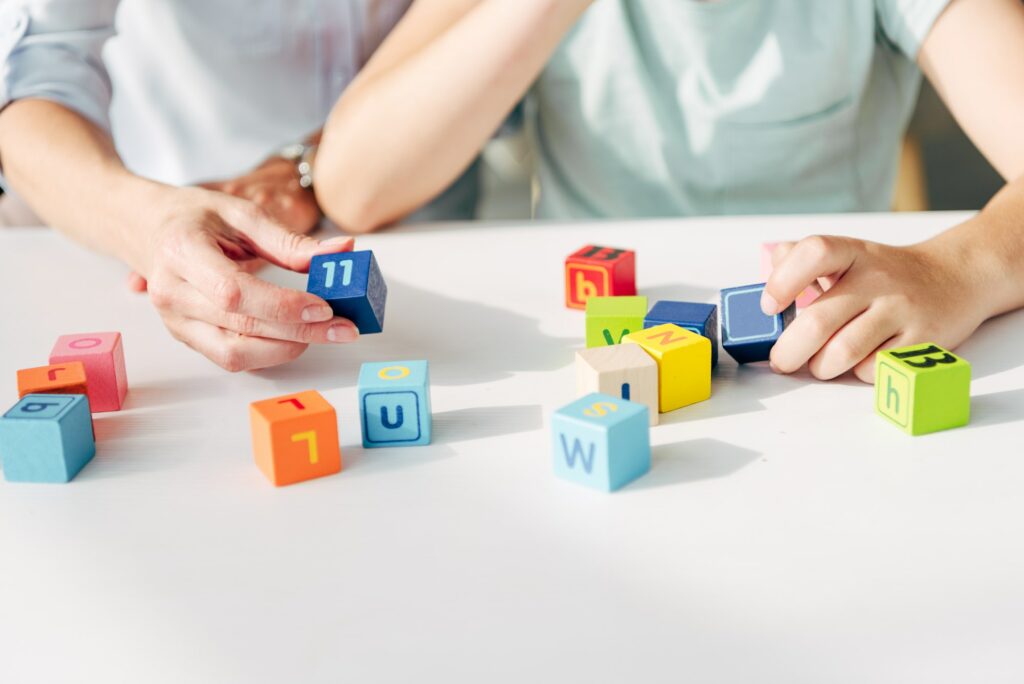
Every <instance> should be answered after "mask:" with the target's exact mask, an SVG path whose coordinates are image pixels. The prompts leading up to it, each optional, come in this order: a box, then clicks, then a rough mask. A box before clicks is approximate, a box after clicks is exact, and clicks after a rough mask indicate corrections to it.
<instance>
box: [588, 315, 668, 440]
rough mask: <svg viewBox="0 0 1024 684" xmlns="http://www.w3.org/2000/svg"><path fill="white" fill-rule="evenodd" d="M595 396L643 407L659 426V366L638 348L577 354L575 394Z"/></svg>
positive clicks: (627, 346) (620, 346)
mask: <svg viewBox="0 0 1024 684" xmlns="http://www.w3.org/2000/svg"><path fill="white" fill-rule="evenodd" d="M591 301H593V300H591ZM593 392H600V393H602V394H608V395H610V396H613V397H620V398H621V399H626V400H627V401H632V402H634V403H637V404H643V405H644V406H646V407H647V414H648V418H649V420H650V423H651V425H657V424H658V363H657V362H656V361H655V360H654V359H653V358H651V357H650V355H649V354H647V352H645V351H644V350H643V349H641V348H640V347H639V346H638V345H635V344H616V345H614V346H611V347H594V348H593V349H581V350H580V351H578V352H576V393H577V394H579V395H580V396H584V395H586V394H591V393H593Z"/></svg>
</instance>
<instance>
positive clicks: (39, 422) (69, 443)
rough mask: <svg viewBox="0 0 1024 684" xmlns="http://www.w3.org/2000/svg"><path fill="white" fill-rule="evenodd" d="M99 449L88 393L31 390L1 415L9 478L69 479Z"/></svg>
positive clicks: (0, 445) (0, 443)
mask: <svg viewBox="0 0 1024 684" xmlns="http://www.w3.org/2000/svg"><path fill="white" fill-rule="evenodd" d="M95 454H96V440H95V439H94V438H93V432H92V414H91V413H90V412H89V400H88V399H87V398H86V396H85V395H84V394H26V395H25V396H24V397H22V398H21V399H19V400H18V403H17V404H15V405H14V406H13V407H12V408H11V409H10V410H9V411H8V412H7V413H5V414H4V415H3V417H2V418H0V457H2V459H3V467H4V478H5V479H6V480H7V481H8V482H70V481H71V480H72V479H73V478H74V477H75V475H77V474H78V473H79V472H80V471H81V470H82V468H84V467H85V464H87V463H88V462H89V461H91V460H92V457H93V456H94V455H95Z"/></svg>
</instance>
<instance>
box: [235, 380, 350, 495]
mask: <svg viewBox="0 0 1024 684" xmlns="http://www.w3.org/2000/svg"><path fill="white" fill-rule="evenodd" d="M249 419H250V422H251V424H252V448H253V453H254V454H255V456H256V465H257V466H259V469H260V470H262V471H263V474H264V475H266V476H267V479H268V480H270V481H271V482H272V483H274V484H275V485H277V486H278V487H280V486H283V485H290V484H294V483H296V482H302V481H304V480H312V479H313V478H316V477H323V476H325V475H333V474H334V473H337V472H339V471H340V470H341V448H340V446H339V445H338V416H337V414H335V412H334V407H333V406H331V405H330V404H329V403H327V400H326V399H324V398H323V396H321V395H320V393H319V392H315V391H312V390H310V391H307V392H298V393H296V394H286V395H284V396H280V397H274V398H273V399H264V400H263V401H257V402H253V403H252V404H250V405H249Z"/></svg>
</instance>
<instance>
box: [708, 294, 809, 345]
mask: <svg viewBox="0 0 1024 684" xmlns="http://www.w3.org/2000/svg"><path fill="white" fill-rule="evenodd" d="M762 292H764V283H758V284H756V285H744V286H743V287H730V288H726V289H724V290H722V348H723V349H725V351H727V352H729V355H730V356H732V358H734V359H736V362H737V363H753V362H755V361H767V360H768V356H769V355H770V354H771V351H772V347H774V346H775V343H776V342H777V341H778V339H779V337H781V336H782V333H783V331H784V330H785V329H786V326H788V325H789V324H790V323H792V322H793V318H794V317H795V316H796V306H795V305H793V304H790V305H789V306H788V307H787V308H786V310H785V311H783V312H782V313H778V314H775V315H774V316H765V315H764V312H763V311H761V293H762Z"/></svg>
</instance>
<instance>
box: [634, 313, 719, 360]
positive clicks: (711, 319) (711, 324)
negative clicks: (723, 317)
mask: <svg viewBox="0 0 1024 684" xmlns="http://www.w3.org/2000/svg"><path fill="white" fill-rule="evenodd" d="M665 323H673V324H675V325H678V326H679V327H680V328H684V329H686V330H689V331H690V332H694V333H697V334H698V335H703V336H704V337H706V338H708V339H709V340H711V367H712V368H714V367H715V366H717V365H718V307H717V306H715V305H714V304H698V303H696V302H669V301H662V302H656V303H655V304H654V306H652V307H651V310H650V311H648V312H647V316H646V317H645V318H644V327H645V328H653V327H654V326H656V325H664V324H665Z"/></svg>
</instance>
